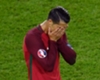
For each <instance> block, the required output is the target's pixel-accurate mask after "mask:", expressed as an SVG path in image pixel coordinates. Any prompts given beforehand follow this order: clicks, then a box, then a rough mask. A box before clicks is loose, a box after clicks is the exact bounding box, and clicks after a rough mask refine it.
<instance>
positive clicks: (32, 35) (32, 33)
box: [25, 27, 41, 43]
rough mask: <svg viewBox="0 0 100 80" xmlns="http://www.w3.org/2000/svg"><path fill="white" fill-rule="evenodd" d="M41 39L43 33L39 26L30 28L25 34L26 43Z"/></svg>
mask: <svg viewBox="0 0 100 80" xmlns="http://www.w3.org/2000/svg"><path fill="white" fill-rule="evenodd" d="M40 40H41V34H40V33H39V30H38V28H37V27H35V28H33V29H31V30H29V31H28V32H27V34H26V36H25V43H35V42H39V41H40Z"/></svg>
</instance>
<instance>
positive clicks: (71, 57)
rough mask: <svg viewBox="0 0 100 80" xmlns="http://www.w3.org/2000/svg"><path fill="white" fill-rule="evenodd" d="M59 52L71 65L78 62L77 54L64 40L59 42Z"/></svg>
mask: <svg viewBox="0 0 100 80" xmlns="http://www.w3.org/2000/svg"><path fill="white" fill-rule="evenodd" d="M57 45H58V50H59V51H60V52H61V55H62V56H63V58H64V59H65V61H66V62H68V63H69V64H74V63H75V61H76V52H75V51H74V50H73V49H72V48H71V47H70V46H69V45H68V43H66V41H64V40H61V39H60V40H59V41H58V44H57Z"/></svg>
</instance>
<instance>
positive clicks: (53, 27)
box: [50, 21, 68, 31]
mask: <svg viewBox="0 0 100 80" xmlns="http://www.w3.org/2000/svg"><path fill="white" fill-rule="evenodd" d="M67 27H68V23H65V22H64V21H60V22H59V23H58V24H54V23H53V24H52V25H51V26H50V29H51V31H54V30H56V29H57V28H63V29H67Z"/></svg>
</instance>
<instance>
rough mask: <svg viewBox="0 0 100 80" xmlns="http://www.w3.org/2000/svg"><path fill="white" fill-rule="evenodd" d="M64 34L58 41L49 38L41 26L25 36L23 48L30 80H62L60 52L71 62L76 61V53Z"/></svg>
mask: <svg viewBox="0 0 100 80" xmlns="http://www.w3.org/2000/svg"><path fill="white" fill-rule="evenodd" d="M66 40H67V38H66V35H65V34H64V35H63V36H62V38H61V39H59V40H58V41H57V42H54V41H51V40H49V37H48V35H47V34H45V33H44V32H43V30H42V28H41V26H38V27H35V28H33V29H32V30H30V31H29V32H28V33H27V35H26V36H25V38H24V44H23V50H24V57H25V61H26V64H27V67H28V77H29V80H61V77H60V70H59V52H61V54H62V56H63V58H64V59H65V61H66V62H68V63H69V64H73V63H75V58H76V53H75V52H74V50H73V49H72V47H71V46H69V45H68V43H67V41H66Z"/></svg>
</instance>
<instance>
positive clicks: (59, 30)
mask: <svg viewBox="0 0 100 80" xmlns="http://www.w3.org/2000/svg"><path fill="white" fill-rule="evenodd" d="M64 32H65V28H61V27H58V28H57V29H56V30H54V31H52V32H51V31H50V28H49V30H48V35H49V38H50V40H53V41H55V42H56V41H57V40H58V39H60V38H61V37H62V35H63V34H64Z"/></svg>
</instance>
